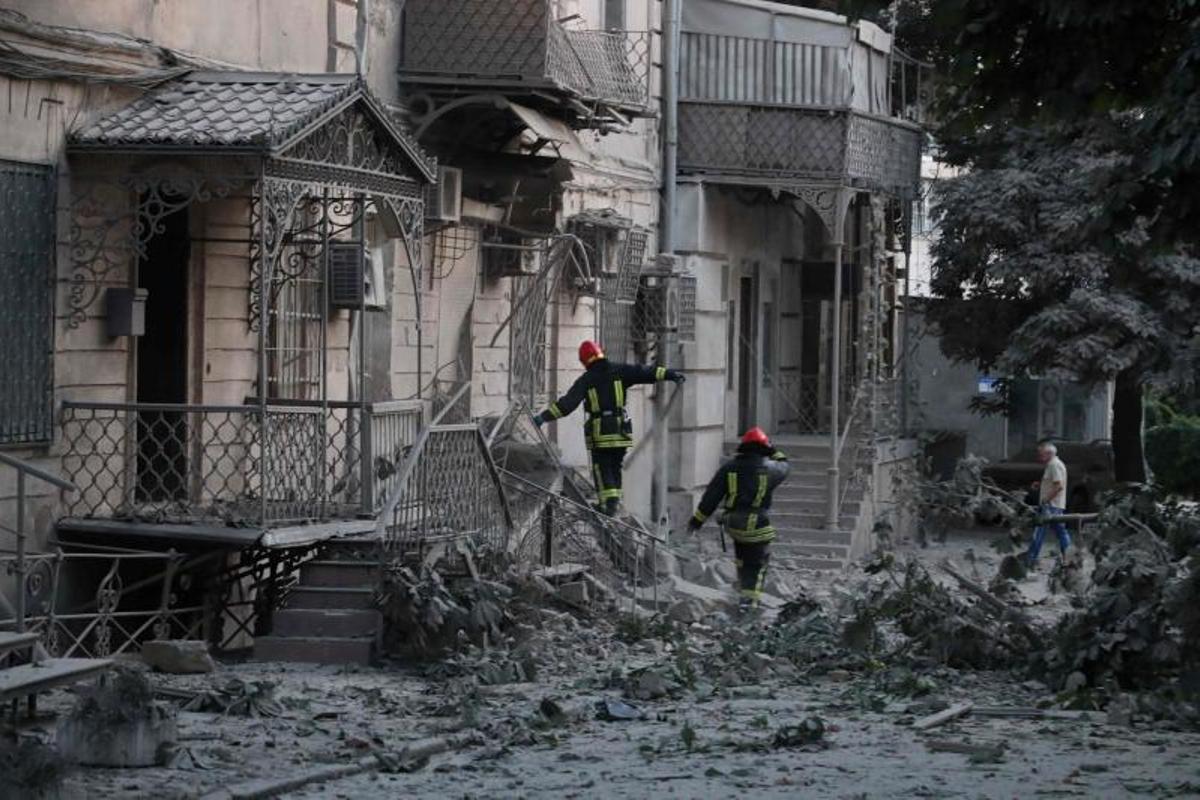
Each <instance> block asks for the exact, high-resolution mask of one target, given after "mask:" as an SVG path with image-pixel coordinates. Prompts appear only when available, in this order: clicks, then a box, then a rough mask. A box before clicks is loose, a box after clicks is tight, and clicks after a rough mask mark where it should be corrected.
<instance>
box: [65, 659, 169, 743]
mask: <svg viewBox="0 0 1200 800" xmlns="http://www.w3.org/2000/svg"><path fill="white" fill-rule="evenodd" d="M154 713H155V705H154V688H153V687H152V686H151V685H150V681H148V680H147V679H146V677H145V676H144V675H142V674H141V673H140V672H137V671H136V670H133V669H130V668H128V667H121V666H117V667H115V668H114V669H112V670H111V671H110V672H108V673H107V674H105V675H102V676H101V677H100V678H99V679H98V680H97V681H96V683H94V684H91V685H88V686H85V687H83V688H81V689H80V690H79V699H78V700H77V701H76V703H75V707H74V708H73V709H72V711H71V715H72V716H73V717H74V718H76V719H86V720H88V721H89V722H91V723H93V724H94V725H95V728H96V729H100V728H101V727H103V726H107V725H121V724H124V723H129V722H135V721H137V720H143V719H148V718H149V717H150V716H151V715H153V714H154Z"/></svg>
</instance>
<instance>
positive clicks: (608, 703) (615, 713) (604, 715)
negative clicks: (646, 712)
mask: <svg viewBox="0 0 1200 800" xmlns="http://www.w3.org/2000/svg"><path fill="white" fill-rule="evenodd" d="M596 718H597V719H602V720H604V721H606V722H623V721H626V720H633V719H641V718H642V712H641V711H639V710H638V707H637V706H634V705H630V704H629V703H626V702H625V701H624V700H616V699H614V698H609V697H606V698H604V699H603V700H598V701H596Z"/></svg>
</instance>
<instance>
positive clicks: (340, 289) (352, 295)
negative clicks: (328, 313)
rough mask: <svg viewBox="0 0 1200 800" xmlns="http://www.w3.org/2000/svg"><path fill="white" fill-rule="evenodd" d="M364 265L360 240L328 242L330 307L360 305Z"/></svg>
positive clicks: (359, 306)
mask: <svg viewBox="0 0 1200 800" xmlns="http://www.w3.org/2000/svg"><path fill="white" fill-rule="evenodd" d="M364 266H365V259H364V258H363V246H362V242H330V243H329V305H330V307H332V308H361V307H362V303H363V291H364V279H363V272H364V269H363V268H364Z"/></svg>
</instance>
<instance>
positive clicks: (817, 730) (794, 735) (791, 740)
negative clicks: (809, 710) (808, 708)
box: [773, 717, 825, 747]
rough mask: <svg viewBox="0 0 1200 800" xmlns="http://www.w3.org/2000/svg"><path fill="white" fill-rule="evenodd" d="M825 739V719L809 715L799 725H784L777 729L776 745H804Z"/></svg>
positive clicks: (774, 742)
mask: <svg viewBox="0 0 1200 800" xmlns="http://www.w3.org/2000/svg"><path fill="white" fill-rule="evenodd" d="M824 739H825V721H824V720H823V719H821V718H820V717H809V718H807V719H805V720H804V721H803V722H801V723H800V724H798V725H784V726H783V727H782V728H780V729H779V730H777V731H775V739H774V740H773V744H774V745H775V747H803V746H805V745H810V744H817V743H820V742H823V741H824Z"/></svg>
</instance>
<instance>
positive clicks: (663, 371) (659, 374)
mask: <svg viewBox="0 0 1200 800" xmlns="http://www.w3.org/2000/svg"><path fill="white" fill-rule="evenodd" d="M666 379H667V368H666V367H658V368H657V369H655V370H654V380H656V381H665V380H666Z"/></svg>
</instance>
